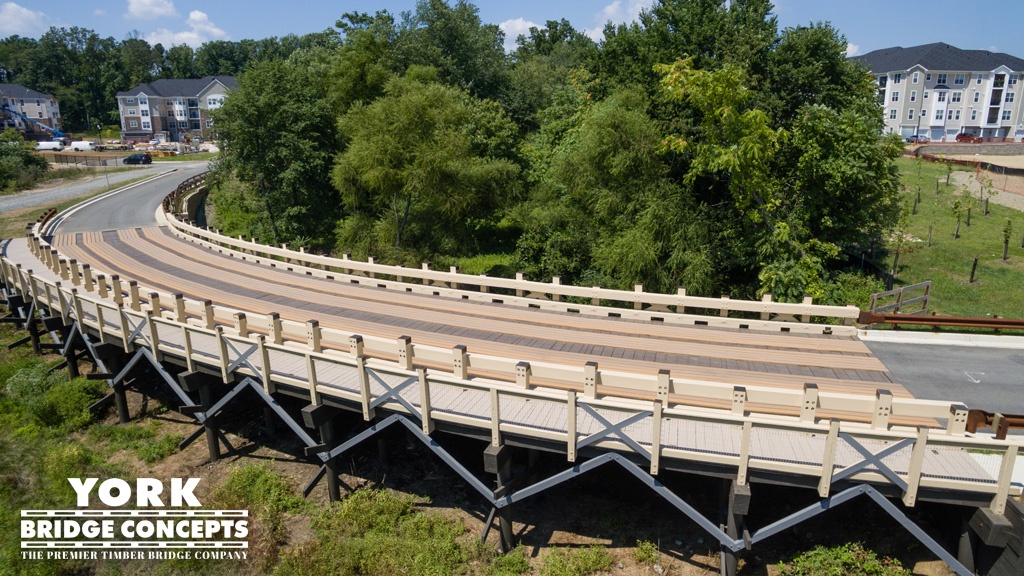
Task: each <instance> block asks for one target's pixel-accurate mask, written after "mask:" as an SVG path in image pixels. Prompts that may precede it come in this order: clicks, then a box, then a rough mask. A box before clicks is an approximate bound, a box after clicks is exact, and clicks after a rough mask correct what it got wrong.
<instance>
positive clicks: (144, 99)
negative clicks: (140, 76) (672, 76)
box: [139, 96, 149, 106]
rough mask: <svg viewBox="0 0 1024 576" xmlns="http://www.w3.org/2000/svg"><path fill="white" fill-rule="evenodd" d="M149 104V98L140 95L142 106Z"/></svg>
mask: <svg viewBox="0 0 1024 576" xmlns="http://www.w3.org/2000/svg"><path fill="white" fill-rule="evenodd" d="M147 104H149V100H148V99H147V98H146V97H145V96H140V97H139V105H140V106H146V105H147Z"/></svg>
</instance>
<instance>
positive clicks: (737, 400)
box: [732, 386, 747, 416]
mask: <svg viewBox="0 0 1024 576" xmlns="http://www.w3.org/2000/svg"><path fill="white" fill-rule="evenodd" d="M732 413H733V414H739V415H740V416H743V415H744V414H746V413H747V388H746V387H745V386H733V387H732Z"/></svg>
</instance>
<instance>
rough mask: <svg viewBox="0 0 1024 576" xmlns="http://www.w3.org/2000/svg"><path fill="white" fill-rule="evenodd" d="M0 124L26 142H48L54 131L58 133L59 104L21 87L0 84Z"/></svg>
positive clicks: (59, 123) (48, 96)
mask: <svg viewBox="0 0 1024 576" xmlns="http://www.w3.org/2000/svg"><path fill="white" fill-rule="evenodd" d="M0 124H2V125H3V127H12V128H15V129H17V130H18V131H19V132H22V133H23V134H25V137H26V138H29V139H33V140H49V139H50V138H52V137H53V131H54V130H61V119H60V103H59V102H58V101H57V99H56V98H55V97H53V96H51V95H49V94H43V93H42V92H36V91H35V90H32V89H31V88H26V87H24V86H22V85H20V84H0ZM43 126H46V127H48V128H49V129H47V128H44V127H43Z"/></svg>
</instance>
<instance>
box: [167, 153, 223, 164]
mask: <svg viewBox="0 0 1024 576" xmlns="http://www.w3.org/2000/svg"><path fill="white" fill-rule="evenodd" d="M217 154H218V153H217V152H197V153H195V154H181V155H180V156H161V157H159V158H156V160H157V161H159V162H201V161H203V160H212V159H213V158H216V157H217Z"/></svg>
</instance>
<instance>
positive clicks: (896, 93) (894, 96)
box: [892, 90, 900, 102]
mask: <svg viewBox="0 0 1024 576" xmlns="http://www.w3.org/2000/svg"><path fill="white" fill-rule="evenodd" d="M892 101H893V102H899V101H900V92H899V90H894V91H893V93H892Z"/></svg>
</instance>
